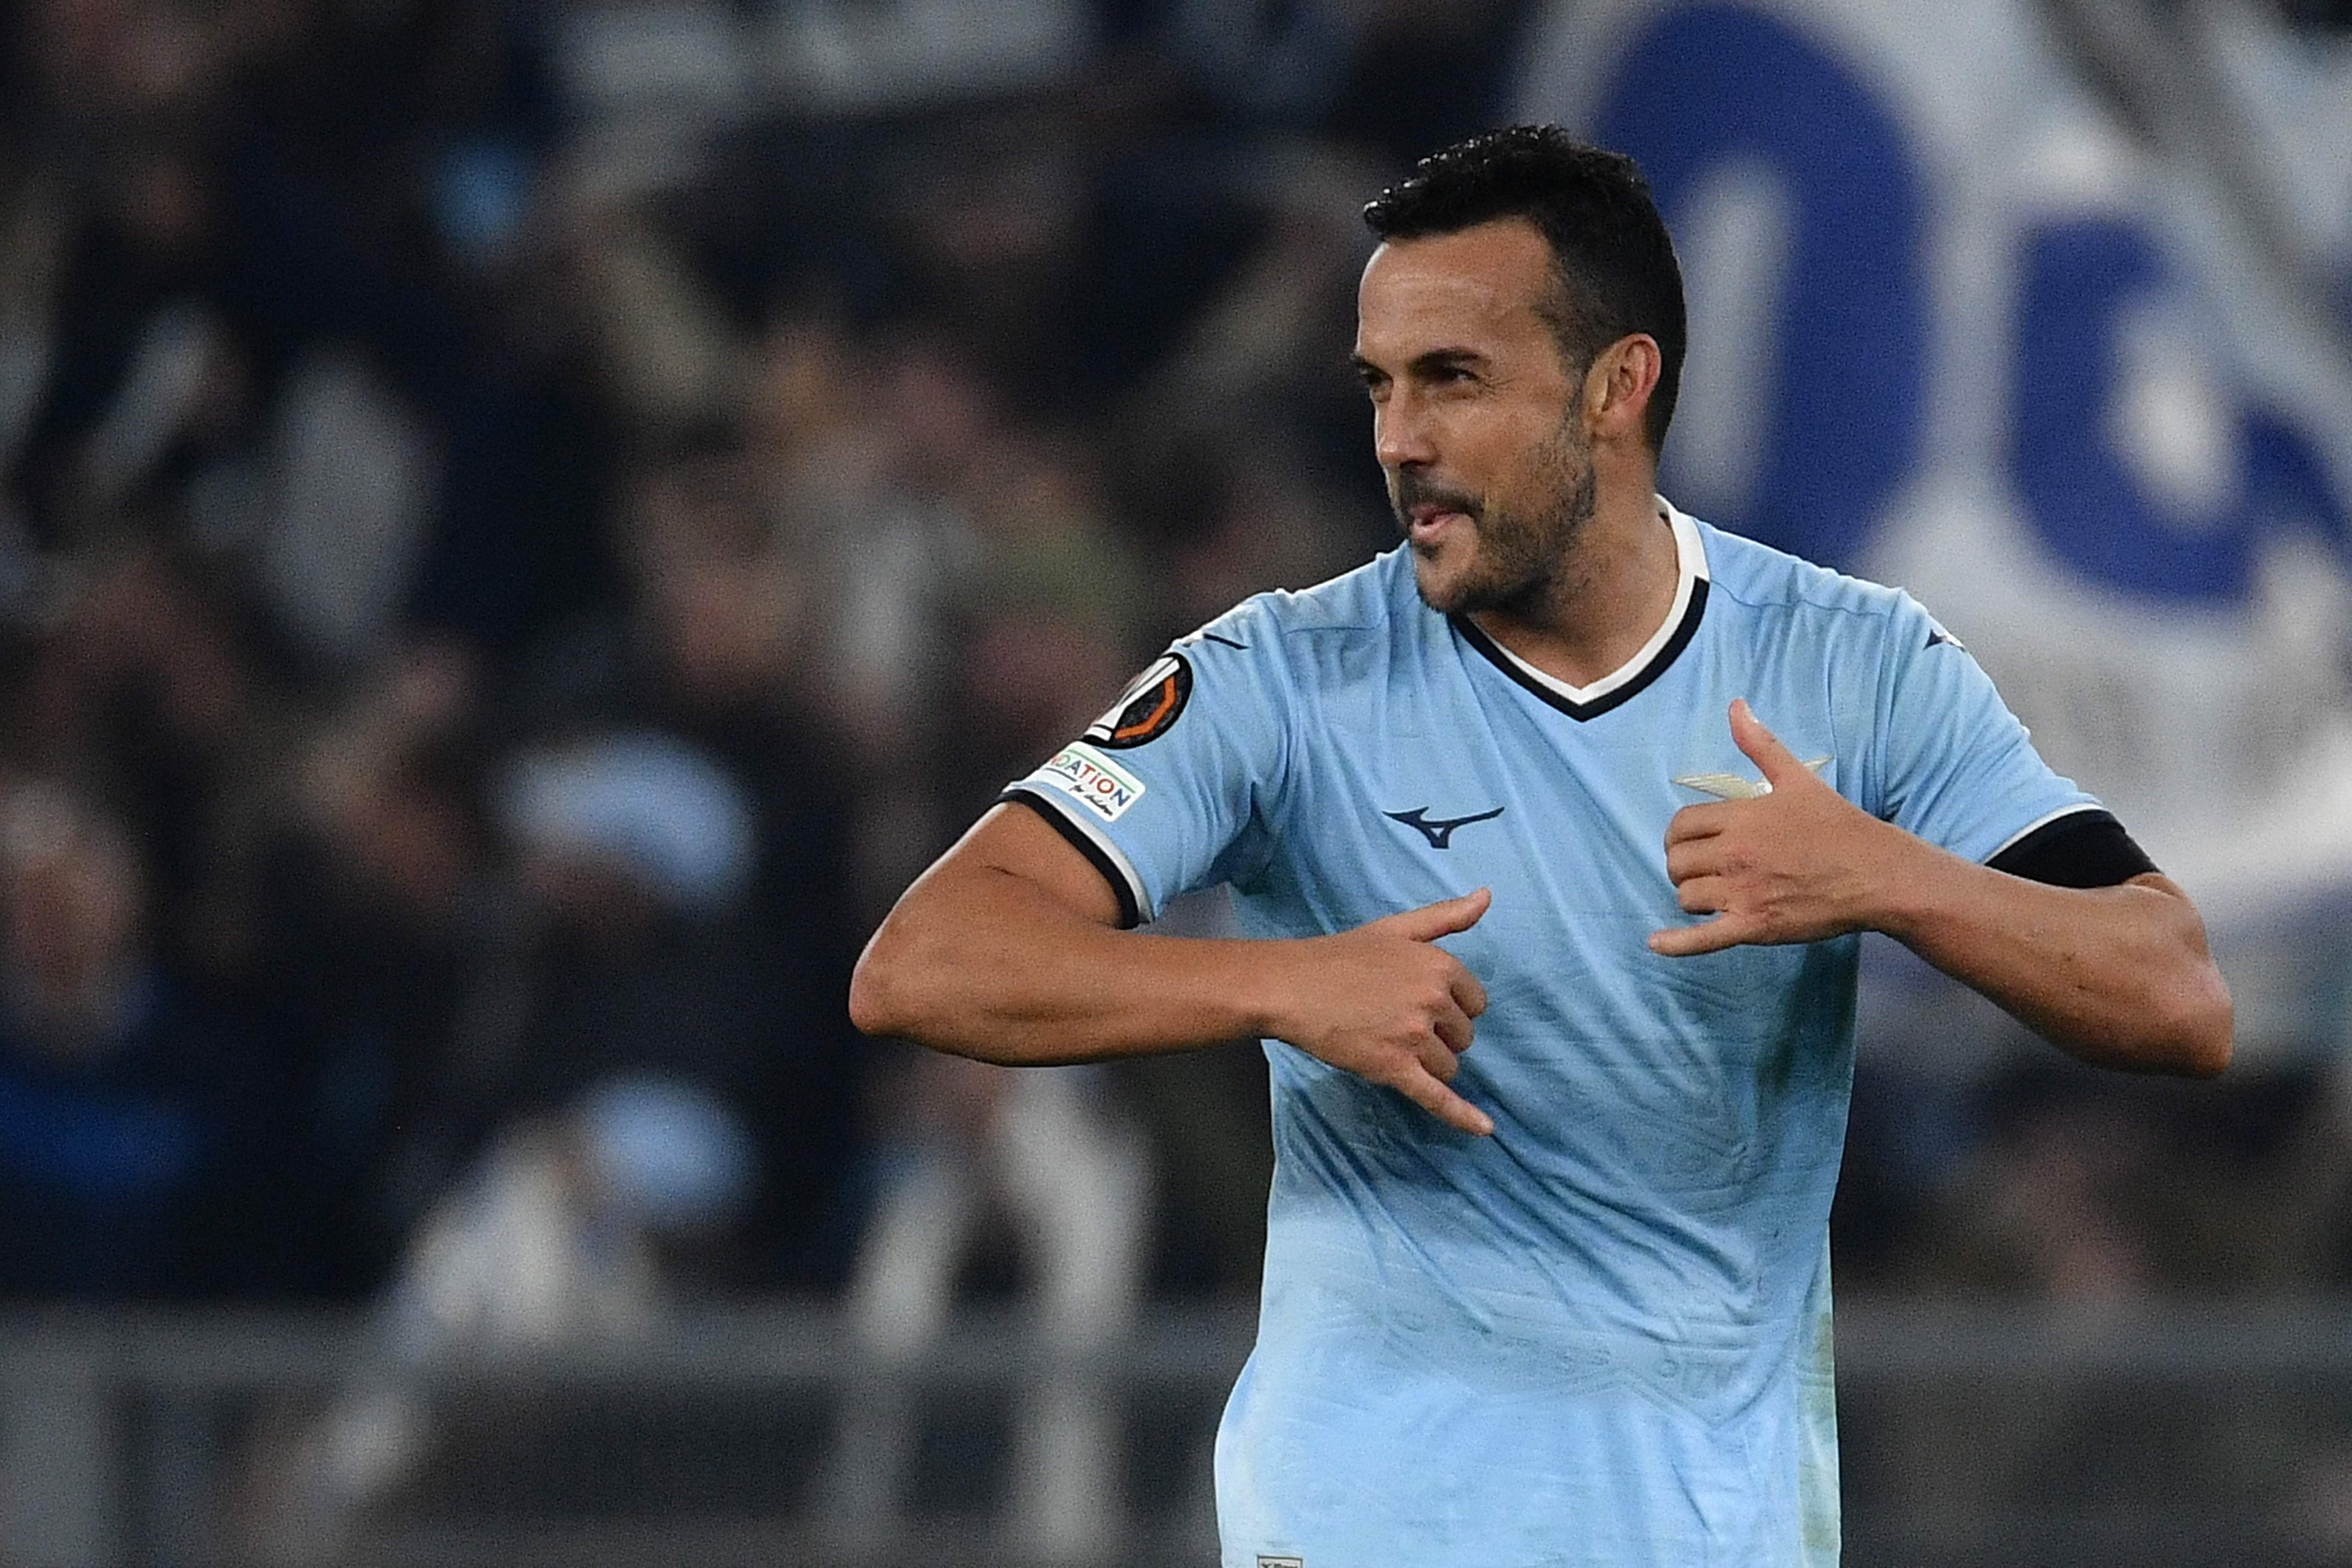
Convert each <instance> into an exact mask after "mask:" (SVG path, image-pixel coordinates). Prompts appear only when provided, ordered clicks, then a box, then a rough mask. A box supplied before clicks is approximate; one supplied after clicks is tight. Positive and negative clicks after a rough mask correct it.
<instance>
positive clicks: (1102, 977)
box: [850, 866, 1289, 1064]
mask: <svg viewBox="0 0 2352 1568" xmlns="http://www.w3.org/2000/svg"><path fill="white" fill-rule="evenodd" d="M932 876H933V877H934V878H940V877H944V878H948V879H951V884H952V885H951V886H938V885H934V886H931V887H929V888H926V887H923V886H921V885H919V886H918V887H917V888H916V889H914V890H913V891H912V892H911V893H910V895H909V897H908V899H907V900H903V901H902V902H901V903H900V905H899V907H898V909H897V910H893V911H892V912H891V915H890V918H889V919H888V920H887V921H885V922H884V923H883V925H882V929H881V930H880V931H877V932H876V933H875V935H874V940H873V941H872V942H869V943H868V944H867V946H866V953H865V955H864V956H863V957H862V958H861V959H860V960H859V961H858V966H857V973H856V977H855V979H854V980H853V982H852V984H851V988H850V1014H851V1017H852V1018H853V1020H854V1021H855V1022H856V1025H857V1026H858V1027H859V1028H861V1029H864V1030H866V1032H867V1033H869V1034H887V1035H898V1036H901V1037H905V1038H908V1039H911V1040H916V1041H919V1042H920V1043H921V1044H923V1045H926V1046H929V1047H933V1048H935V1049H938V1050H943V1051H952V1052H954V1053H956V1054H957V1055H959V1056H968V1057H976V1058H981V1059H982V1060H984V1061H992V1062H1003V1063H1007V1064H1038V1063H1047V1062H1073V1061H1092V1060H1099V1059H1101V1058H1108V1057H1119V1056H1136V1055H1144V1054H1149V1053H1153V1052H1160V1051H1176V1050H1187V1049H1191V1048H1192V1047H1198V1046H1204V1045H1209V1044H1212V1043H1213V1042H1215V1041H1218V1040H1228V1039H1233V1038H1235V1037H1240V1036H1245V1035H1256V1034H1262V1033H1267V1032H1270V1030H1269V1028H1268V1024H1269V1022H1270V1020H1269V1018H1268V1016H1267V1015H1268V1012H1269V1009H1268V1008H1267V1006H1266V1005H1265V1002H1264V1000H1263V997H1264V995H1265V992H1266V990H1267V989H1268V986H1267V984H1266V982H1265V973H1266V971H1267V970H1268V969H1269V968H1270V967H1272V966H1273V965H1275V964H1276V963H1278V962H1279V961H1280V959H1281V957H1282V955H1281V954H1280V953H1279V952H1276V949H1277V948H1279V947H1282V946H1286V945H1289V944H1281V943H1267V942H1219V941H1204V940H1194V939H1182V938H1170V937H1156V936H1149V935H1145V934H1143V933H1141V932H1138V931H1116V930H1113V929H1110V928H1109V927H1108V926H1105V925H1103V924H1099V923H1097V922H1096V921H1090V920H1088V919H1087V918H1086V917H1085V916H1084V915H1081V914H1078V913H1076V912H1075V911H1073V910H1070V909H1069V908H1068V907H1067V906H1066V905H1064V904H1062V903H1061V902H1059V901H1057V900H1055V899H1054V898H1053V897H1052V896H1051V895H1050V894H1048V893H1046V892H1045V890H1044V889H1040V888H1038V887H1037V886H1036V885H1035V884H1034V883H1032V882H1030V881H1027V880H1026V879H1023V878H1021V877H1019V876H1016V875H1014V874H1013V873H1012V872H1009V871H1004V870H1000V869H996V868H991V867H984V866H975V867H963V868H945V867H943V868H940V869H938V870H935V871H934V872H933V873H932Z"/></svg>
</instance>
